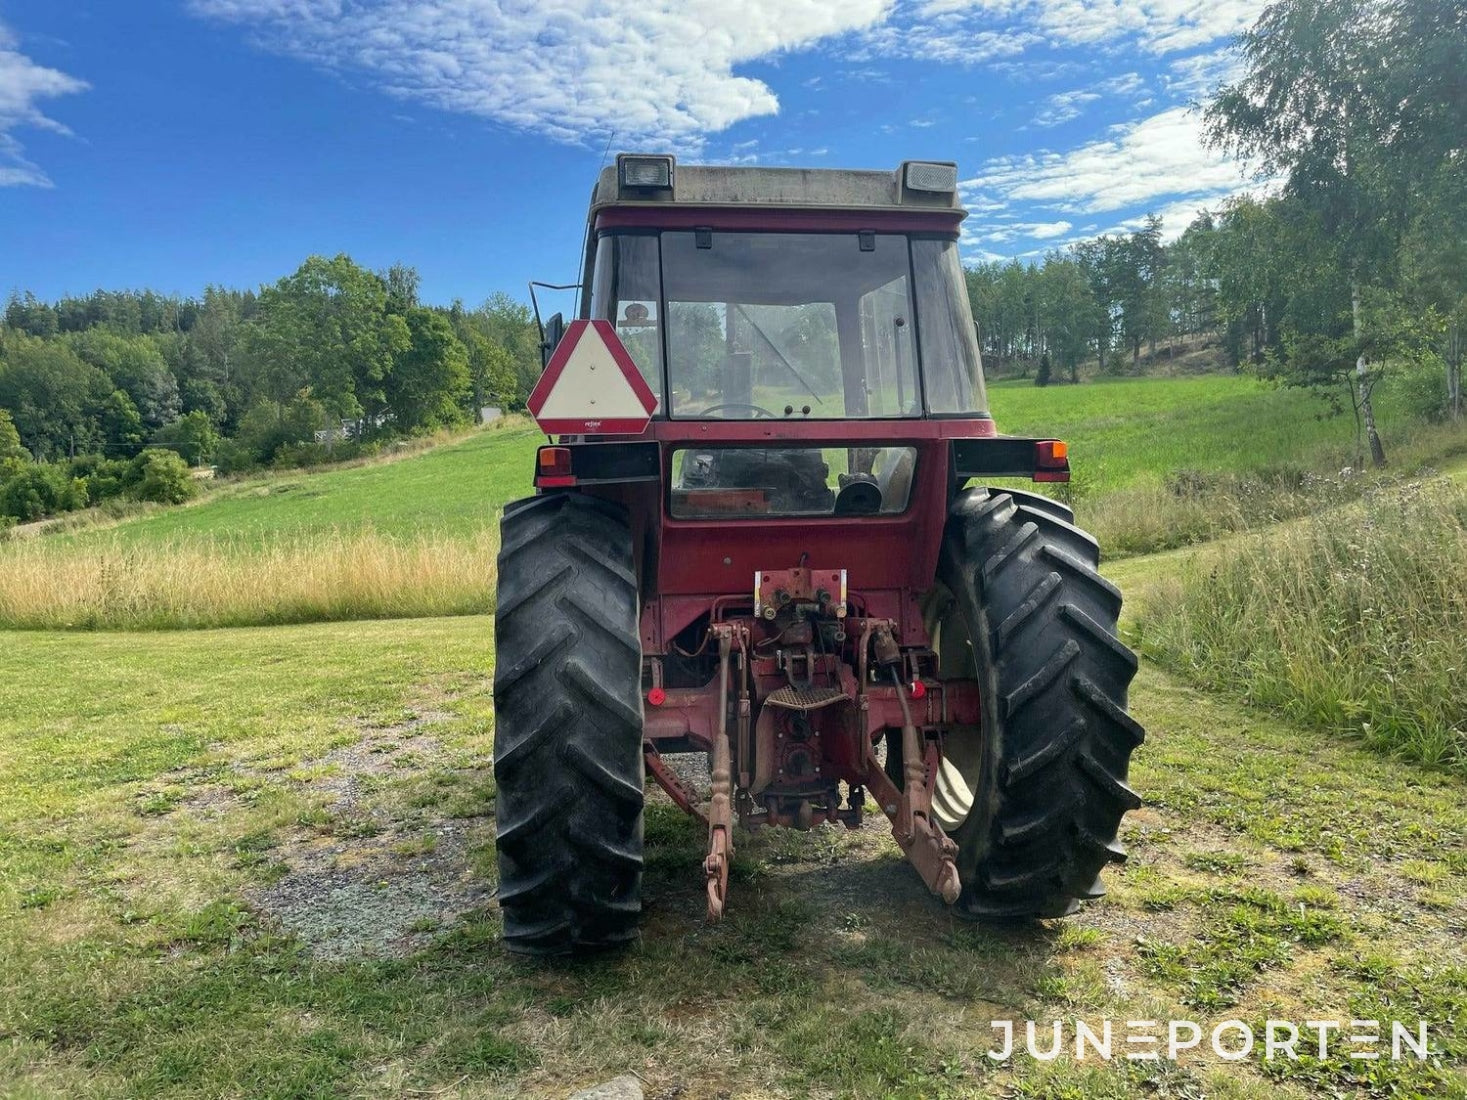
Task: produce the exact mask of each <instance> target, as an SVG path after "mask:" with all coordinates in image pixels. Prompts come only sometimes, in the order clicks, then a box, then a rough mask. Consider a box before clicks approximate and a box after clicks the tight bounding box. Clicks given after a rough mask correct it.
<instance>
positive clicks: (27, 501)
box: [0, 463, 87, 523]
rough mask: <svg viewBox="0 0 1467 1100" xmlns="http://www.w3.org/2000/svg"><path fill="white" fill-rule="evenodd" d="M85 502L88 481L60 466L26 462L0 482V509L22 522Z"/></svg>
mask: <svg viewBox="0 0 1467 1100" xmlns="http://www.w3.org/2000/svg"><path fill="white" fill-rule="evenodd" d="M86 506H87V486H86V482H84V481H82V480H81V479H79V478H73V477H70V476H68V473H67V471H66V470H65V469H64V468H63V467H61V466H54V465H50V464H45V463H36V464H32V465H26V466H24V467H22V468H21V469H20V470H19V471H18V472H16V473H15V474H13V475H12V476H11V477H9V478H7V479H6V480H5V483H4V485H3V486H0V513H3V514H5V515H7V516H12V517H14V518H15V519H16V520H17V521H19V522H21V523H30V522H32V521H34V520H38V519H44V518H45V517H46V516H51V515H55V514H56V513H57V512H70V511H72V510H74V509H76V508H85V507H86Z"/></svg>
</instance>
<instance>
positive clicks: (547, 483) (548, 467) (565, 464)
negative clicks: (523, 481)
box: [535, 447, 576, 489]
mask: <svg viewBox="0 0 1467 1100" xmlns="http://www.w3.org/2000/svg"><path fill="white" fill-rule="evenodd" d="M575 483H576V478H575V474H574V473H573V472H572V471H571V449H570V448H569V447H541V448H540V451H539V453H538V454H537V455H536V458H535V484H536V486H538V487H539V488H541V489H558V488H563V487H565V486H567V485H574V484H575Z"/></svg>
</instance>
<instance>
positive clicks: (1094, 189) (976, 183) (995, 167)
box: [963, 107, 1241, 214]
mask: <svg viewBox="0 0 1467 1100" xmlns="http://www.w3.org/2000/svg"><path fill="white" fill-rule="evenodd" d="M1201 126H1202V120H1201V117H1200V116H1199V115H1197V114H1196V113H1194V112H1191V111H1189V110H1188V109H1187V108H1185V107H1173V108H1171V109H1169V110H1166V111H1162V112H1161V113H1160V114H1156V115H1152V116H1151V117H1150V118H1145V119H1142V120H1140V121H1138V122H1132V123H1126V124H1123V125H1120V126H1114V127H1112V128H1111V131H1110V136H1108V137H1107V138H1104V139H1103V140H1100V141H1092V142H1089V143H1087V144H1085V145H1082V146H1080V147H1079V148H1077V149H1072V150H1070V151H1069V152H1067V153H1052V152H1040V153H1037V154H1027V155H1024V156H1016V157H1000V158H997V159H995V160H990V161H988V162H987V163H985V164H984V165H983V167H982V169H981V170H980V172H979V174H978V175H977V176H976V177H974V178H973V179H970V180H965V181H964V182H963V188H964V191H965V192H969V193H975V194H977V195H978V196H980V197H989V196H998V197H999V198H1001V199H1002V200H1004V201H1006V202H1015V201H1018V202H1030V203H1037V204H1040V205H1043V206H1046V207H1048V208H1051V209H1053V210H1056V211H1059V212H1061V213H1067V214H1076V213H1078V214H1091V213H1103V212H1106V211H1111V210H1120V209H1123V208H1127V207H1134V206H1137V205H1141V204H1145V203H1151V202H1155V201H1158V200H1165V201H1173V200H1177V199H1180V198H1186V197H1192V196H1197V197H1202V198H1211V197H1213V196H1221V195H1226V194H1229V193H1231V192H1233V191H1236V190H1237V189H1238V188H1239V187H1240V184H1241V172H1240V169H1239V166H1238V165H1237V163H1236V162H1235V161H1232V160H1230V159H1229V158H1228V157H1226V156H1224V155H1222V154H1221V153H1219V152H1217V151H1215V150H1211V149H1208V148H1207V147H1206V146H1204V145H1203V143H1202V133H1201Z"/></svg>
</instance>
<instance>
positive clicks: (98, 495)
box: [68, 455, 140, 504]
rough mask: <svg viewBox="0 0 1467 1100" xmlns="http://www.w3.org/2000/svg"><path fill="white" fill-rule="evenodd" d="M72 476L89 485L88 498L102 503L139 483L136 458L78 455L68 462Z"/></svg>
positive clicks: (123, 493) (95, 502) (119, 495)
mask: <svg viewBox="0 0 1467 1100" xmlns="http://www.w3.org/2000/svg"><path fill="white" fill-rule="evenodd" d="M68 468H69V470H70V472H71V476H72V477H74V478H79V479H80V480H81V481H82V482H83V483H84V484H85V485H86V487H87V500H88V501H89V502H90V503H92V504H100V503H101V502H102V501H104V500H114V499H116V498H118V497H121V496H123V495H125V494H126V493H127V491H128V490H129V489H131V488H132V487H133V486H134V485H136V484H137V481H138V477H139V476H140V475H139V470H138V462H137V460H136V459H133V460H131V461H129V460H128V459H124V458H103V457H102V456H101V455H78V456H77V457H76V458H73V459H72V460H71V462H70V463H69V464H68Z"/></svg>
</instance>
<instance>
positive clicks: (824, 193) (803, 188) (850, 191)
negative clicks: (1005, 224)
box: [590, 154, 967, 219]
mask: <svg viewBox="0 0 1467 1100" xmlns="http://www.w3.org/2000/svg"><path fill="white" fill-rule="evenodd" d="M663 156H664V155H663V154H649V155H646V157H645V159H648V160H651V159H661V158H662V157H663ZM628 159H638V160H640V159H644V158H643V155H641V154H622V155H620V156H618V157H617V163H616V164H613V165H609V166H608V167H606V168H605V169H603V170H602V172H601V175H600V177H599V178H598V179H597V181H596V187H595V189H594V190H593V191H592V193H591V210H590V214H591V217H592V218H593V219H594V218H595V216H596V214H597V212H598V211H601V210H604V209H606V208H608V207H625V206H648V205H656V206H668V205H671V206H675V207H724V208H729V207H772V208H779V209H803V210H873V211H874V210H882V211H888V212H892V211H913V212H915V211H933V212H939V211H940V212H945V213H948V214H956V215H957V216H958V217H959V218H962V217H964V216H966V214H967V211H965V210H964V209H963V208H962V207H961V206H960V205H959V202H958V193H957V186H956V183H957V165H956V164H953V163H952V162H950V161H903V162H902V164H901V165H900V166H899V167H898V168H897V169H896V170H895V171H891V170H885V171H861V170H856V169H846V168H763V167H721V166H712V165H696V164H677V163H676V162H675V161H673V167H672V170H671V172H670V177H671V186H670V187H666V188H649V187H628V186H624V185H623V183H622V179H623V176H622V171H621V166H622V162H623V161H625V160H628ZM666 159H668V160H670V161H671V160H672V158H671V157H667V158H666ZM912 166H916V173H913V172H912V171H910V169H911V168H912ZM932 171H935V172H937V173H938V175H939V176H946V177H947V178H949V179H950V180H951V181H952V184H953V186H952V187H951V189H950V190H944V191H932V190H919V189H917V188H915V187H912V186H909V184H910V183H912V182H921V175H920V173H923V172H932Z"/></svg>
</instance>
